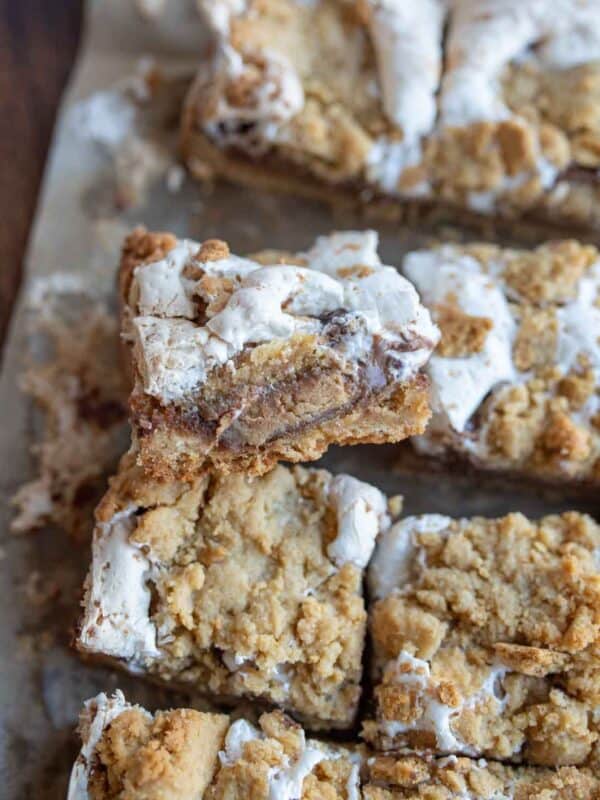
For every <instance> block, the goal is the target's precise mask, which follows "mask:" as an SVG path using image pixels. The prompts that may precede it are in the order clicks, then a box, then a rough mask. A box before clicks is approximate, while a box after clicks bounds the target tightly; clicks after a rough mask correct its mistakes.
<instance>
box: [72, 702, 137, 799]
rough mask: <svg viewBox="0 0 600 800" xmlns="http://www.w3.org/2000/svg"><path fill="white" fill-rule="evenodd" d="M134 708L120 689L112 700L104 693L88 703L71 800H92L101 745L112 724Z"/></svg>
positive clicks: (73, 772)
mask: <svg viewBox="0 0 600 800" xmlns="http://www.w3.org/2000/svg"><path fill="white" fill-rule="evenodd" d="M132 707H133V706H131V704H130V703H127V702H126V700H125V697H124V696H123V693H122V692H121V691H120V690H119V689H117V691H116V692H115V693H114V695H113V696H112V697H108V696H107V695H105V694H104V693H102V694H99V695H97V697H94V698H93V699H92V700H88V701H87V702H86V703H85V710H84V712H83V715H82V724H81V734H82V739H83V742H82V745H81V751H80V753H79V756H78V757H77V760H76V762H75V764H74V765H73V769H72V771H71V778H70V780H69V791H68V794H67V800H88V798H89V794H88V782H89V779H90V773H91V771H92V769H93V767H94V753H95V750H96V747H97V745H98V742H99V741H100V739H101V738H102V734H103V733H104V731H105V730H106V728H107V727H108V726H109V725H110V723H111V722H112V721H113V720H114V719H115V718H116V717H118V716H119V715H120V714H122V713H123V712H124V711H127V710H128V709H130V708H132Z"/></svg>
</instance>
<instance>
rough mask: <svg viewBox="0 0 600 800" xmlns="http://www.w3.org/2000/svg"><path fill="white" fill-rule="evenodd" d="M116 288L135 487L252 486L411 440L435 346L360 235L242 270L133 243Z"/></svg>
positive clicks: (213, 247) (415, 307)
mask: <svg viewBox="0 0 600 800" xmlns="http://www.w3.org/2000/svg"><path fill="white" fill-rule="evenodd" d="M120 277H121V293H122V297H123V301H124V306H123V332H124V336H125V339H126V341H128V342H129V343H130V347H131V358H132V361H133V373H134V376H133V380H134V388H133V392H132V395H131V399H130V407H131V421H132V426H133V431H134V437H135V440H136V443H137V447H138V449H139V458H140V461H141V463H142V464H143V466H144V468H145V470H146V472H148V473H151V474H152V475H154V476H158V477H161V478H165V479H173V478H187V477H191V476H192V475H197V474H198V473H200V472H202V471H203V470H206V469H207V468H209V467H210V466H213V467H215V468H217V469H218V470H219V471H221V472H231V471H243V470H245V471H248V472H250V473H262V472H265V471H267V470H268V469H269V468H270V467H272V466H274V464H275V463H277V462H278V461H280V460H287V461H292V462H296V461H302V460H311V459H315V458H318V457H319V456H320V455H321V454H322V453H323V452H324V451H325V450H326V449H327V447H328V445H329V444H355V443H359V442H388V441H399V440H401V439H404V438H405V437H406V436H409V435H412V434H415V433H422V432H423V430H424V428H425V425H426V422H427V420H428V418H429V407H428V399H427V385H428V384H427V380H426V378H425V377H424V376H423V374H422V373H421V371H420V370H421V367H422V366H423V364H424V363H425V362H426V361H427V359H428V357H429V355H430V353H431V351H432V349H433V347H434V345H435V344H436V342H437V340H438V338H439V332H438V330H437V328H436V327H435V326H434V325H433V324H432V322H431V318H430V316H429V312H428V311H427V310H426V309H425V308H423V306H422V305H421V304H420V302H419V298H418V295H417V293H416V291H415V290H414V288H413V287H412V286H411V284H410V283H409V282H408V281H407V280H406V279H405V278H403V277H402V276H400V275H399V274H398V272H397V270H396V269H394V268H393V267H388V266H385V265H383V264H382V263H381V261H380V259H379V256H378V254H377V235H376V234H375V233H373V232H372V231H365V232H346V233H334V234H332V235H331V236H326V237H320V238H319V239H317V241H316V242H315V244H314V246H313V247H312V248H311V249H310V250H308V251H307V252H305V253H295V254H290V253H281V252H276V251H265V252H263V253H261V254H259V255H258V256H255V257H254V258H240V257H238V256H234V255H232V254H231V253H230V251H229V248H228V246H227V245H226V244H225V243H224V242H220V241H216V240H212V241H206V242H204V243H203V244H202V245H200V244H198V243H196V242H192V241H189V240H183V241H178V240H177V239H175V238H174V237H173V236H170V235H168V234H150V233H146V232H144V231H141V230H138V231H136V232H134V233H133V235H132V236H130V237H129V239H128V240H127V242H126V244H125V248H124V253H123V260H122V264H121V274H120Z"/></svg>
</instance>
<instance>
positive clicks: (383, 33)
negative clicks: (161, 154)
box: [183, 0, 600, 225]
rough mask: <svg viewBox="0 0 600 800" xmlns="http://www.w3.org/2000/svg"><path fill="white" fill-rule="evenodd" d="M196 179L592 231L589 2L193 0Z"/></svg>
mask: <svg viewBox="0 0 600 800" xmlns="http://www.w3.org/2000/svg"><path fill="white" fill-rule="evenodd" d="M200 6H201V7H202V8H203V10H204V12H205V16H206V19H207V21H208V22H209V24H210V26H211V27H212V29H213V33H214V46H213V48H212V50H211V52H210V53H209V55H208V56H207V57H206V58H205V59H204V60H203V61H202V64H201V66H200V69H199V72H198V76H197V79H196V82H195V84H194V86H193V88H192V90H191V92H190V96H189V99H188V103H187V107H186V110H185V113H184V122H183V142H184V151H185V154H186V156H187V160H188V164H189V165H190V168H191V170H192V171H193V172H195V173H196V174H198V175H200V176H205V175H206V173H207V171H213V172H214V171H215V170H216V171H217V172H218V173H222V174H225V175H226V176H228V177H229V178H231V179H233V180H238V181H239V180H242V181H245V182H250V183H252V182H255V183H256V182H259V183H262V184H266V185H270V186H275V187H277V188H283V189H285V188H287V189H288V190H293V191H295V192H298V191H302V190H304V191H306V192H308V193H312V194H322V195H325V196H327V193H328V191H329V193H331V192H333V194H334V196H336V197H337V198H338V199H339V197H340V196H342V197H345V198H346V200H351V199H353V200H356V199H358V198H359V197H362V199H363V201H366V202H370V201H372V200H373V199H377V198H386V199H387V200H388V201H392V202H394V201H404V202H406V201H411V202H412V203H413V204H414V203H423V202H424V203H430V202H431V201H432V200H433V201H436V202H443V203H447V204H449V205H454V206H457V207H460V208H463V209H469V210H471V211H473V212H476V213H478V214H492V213H499V212H500V213H502V214H504V215H513V216H517V215H518V216H520V217H522V216H523V215H527V214H533V215H534V216H537V217H542V218H544V219H548V218H555V219H559V220H562V221H567V220H568V221H570V222H574V223H577V224H581V225H598V224H600V215H599V212H598V199H599V198H600V186H599V182H598V177H597V172H598V167H600V114H599V113H598V108H599V106H600V103H599V100H600V7H599V6H598V3H597V2H595V0H583V2H582V1H581V0H564V2H561V3H555V2H550V0H549V1H548V2H537V1H534V0H500V2H499V0H479V2H473V1H472V0H455V2H453V3H451V4H450V3H445V2H443V1H442V0H404V2H381V0H313V2H309V3H308V2H304V1H303V0H242V1H241V2H238V3H235V4H234V3H231V2H228V0H215V1H213V0H206V1H205V0H201V2H200Z"/></svg>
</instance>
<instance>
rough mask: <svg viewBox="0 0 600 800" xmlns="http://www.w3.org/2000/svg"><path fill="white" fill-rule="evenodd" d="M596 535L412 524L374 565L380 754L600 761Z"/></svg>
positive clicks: (548, 525)
mask: <svg viewBox="0 0 600 800" xmlns="http://www.w3.org/2000/svg"><path fill="white" fill-rule="evenodd" d="M599 547H600V527H599V526H598V525H597V523H595V522H594V521H592V519H590V518H589V517H586V516H583V515H581V514H577V513H575V512H570V513H565V514H563V515H561V516H548V517H545V518H543V519H541V520H539V521H538V522H531V521H529V520H527V519H526V518H525V517H524V516H522V515H521V514H510V515H508V516H506V517H502V518H500V519H495V520H486V519H483V518H473V519H463V520H452V519H450V518H448V517H441V516H438V515H425V516H423V517H413V518H407V519H406V520H403V521H402V522H400V523H397V524H396V525H395V526H393V527H392V528H391V529H389V530H388V531H387V532H386V533H385V534H383V537H382V538H381V540H380V544H379V546H378V549H377V551H376V554H375V556H374V558H373V560H372V562H371V566H370V583H371V589H372V595H373V597H374V602H373V604H372V606H371V608H370V629H371V634H372V637H373V643H374V659H375V663H374V666H375V674H376V679H377V681H378V683H377V686H376V688H375V701H376V710H377V714H376V719H373V720H368V721H367V722H366V723H365V724H364V735H365V737H366V738H367V739H368V740H369V741H370V742H372V743H374V744H375V745H376V746H377V747H379V748H386V749H388V748H395V747H404V748H406V747H408V748H416V749H418V750H420V749H423V750H431V751H433V752H437V753H440V752H442V753H443V752H446V753H463V754H467V755H474V756H479V755H485V756H488V757H491V758H498V759H505V760H512V761H522V762H524V763H529V764H539V765H544V766H560V765H563V766H565V765H580V764H586V763H587V764H596V765H597V764H598V756H599V753H600V730H599V726H598V715H597V709H598V701H599V699H600V694H599V682H598V681H599V672H598V654H599V652H600V568H599V564H598V553H599V552H600V550H599Z"/></svg>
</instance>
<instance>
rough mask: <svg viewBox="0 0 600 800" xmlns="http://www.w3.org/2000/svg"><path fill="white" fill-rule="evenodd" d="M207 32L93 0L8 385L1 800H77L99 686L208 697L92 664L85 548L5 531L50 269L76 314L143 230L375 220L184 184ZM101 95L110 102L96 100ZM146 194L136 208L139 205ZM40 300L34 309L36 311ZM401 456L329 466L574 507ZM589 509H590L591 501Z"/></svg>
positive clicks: (321, 228)
mask: <svg viewBox="0 0 600 800" xmlns="http://www.w3.org/2000/svg"><path fill="white" fill-rule="evenodd" d="M205 37H206V33H205V31H204V30H203V29H202V25H201V23H200V22H199V20H198V19H197V17H196V13H195V10H194V8H193V4H192V2H191V0H189V2H188V1H187V0H186V1H185V2H184V0H176V2H170V3H169V2H167V3H166V4H165V12H164V14H162V15H160V16H159V17H157V18H156V19H146V20H144V19H142V18H141V17H140V16H139V14H138V13H137V11H136V8H135V6H134V5H133V4H130V3H127V2H125V0H96V2H89V4H88V7H87V24H86V30H85V35H84V38H83V44H82V48H81V54H80V57H79V60H78V63H77V66H76V69H75V72H74V75H73V78H72V81H71V85H70V86H69V88H68V90H67V92H66V95H65V99H64V103H63V106H62V109H61V112H60V115H59V119H58V123H57V128H56V133H55V139H54V144H53V147H52V150H51V154H50V158H49V162H48V166H47V171H46V176H45V181H44V186H43V191H42V193H41V197H40V201H39V209H38V214H37V219H36V222H35V225H34V228H33V232H32V237H31V241H30V246H29V251H28V256H27V264H26V280H25V286H24V289H23V291H22V294H21V299H20V301H19V304H18V307H17V310H16V312H15V315H14V319H13V324H12V328H11V331H10V334H9V338H8V341H7V345H6V349H5V353H4V362H3V370H2V376H1V381H0V408H1V410H2V418H1V423H0V454H1V461H0V491H1V493H2V505H1V508H0V514H1V518H0V526H1V527H0V532H1V536H2V539H1V541H0V548H1V549H0V586H1V587H2V594H1V601H0V654H1V656H0V658H1V660H0V737H1V739H0V741H1V743H2V761H1V766H0V768H1V775H0V781H1V783H0V796H2V797H5V798H7V800H9V799H10V800H17V799H18V800H25V799H26V798H45V800H54V798H56V799H57V800H58V798H63V797H65V796H66V786H67V780H68V772H69V769H70V766H71V764H72V761H73V758H74V757H75V755H76V752H77V737H76V736H75V733H74V727H75V724H76V719H77V714H78V712H79V709H80V707H81V704H82V701H83V700H85V699H87V698H88V697H91V696H93V695H94V694H96V693H97V692H98V691H112V690H113V689H114V688H116V687H117V686H119V687H121V688H122V689H123V690H124V691H125V693H126V695H127V696H128V697H129V698H130V699H132V700H134V701H138V702H143V703H145V704H146V705H147V706H149V707H150V708H157V707H161V706H162V707H169V706H172V705H177V704H179V703H184V702H185V703H196V704H197V701H196V700H195V698H193V697H181V696H175V695H173V694H169V693H167V692H164V691H160V690H158V689H156V688H152V687H148V686H146V685H144V684H143V683H142V682H140V681H136V680H134V679H131V678H128V677H125V676H123V675H122V674H115V673H113V672H111V671H108V670H106V669H101V668H93V667H91V666H89V665H84V664H82V663H81V662H80V661H79V659H78V658H77V656H76V655H75V654H74V653H73V652H72V651H71V650H70V648H69V642H70V638H71V634H72V629H73V625H74V623H75V621H76V618H77V612H78V602H79V597H80V589H81V582H82V580H83V577H84V575H85V571H86V569H87V565H88V561H89V542H88V541H85V540H84V541H83V542H76V541H74V540H73V539H72V538H69V537H68V536H67V535H66V534H65V533H64V532H63V531H60V530H50V529H48V530H42V531H40V532H38V533H35V534H22V535H20V536H15V535H14V534H12V533H10V532H9V523H10V519H11V516H12V514H13V511H12V509H11V507H10V505H9V501H10V498H11V497H12V496H13V495H14V494H15V492H16V490H17V489H18V488H19V486H21V485H22V484H23V483H24V482H26V481H28V480H30V479H31V478H32V477H33V476H35V472H36V462H35V458H33V457H32V455H31V454H30V448H31V445H32V444H34V443H35V441H36V438H37V437H39V435H40V427H39V425H40V421H39V418H38V416H37V414H36V412H35V410H34V409H33V407H32V404H31V402H29V401H28V400H27V399H24V398H23V396H22V394H20V392H19V390H18V388H17V377H18V375H19V373H20V372H21V370H22V367H23V360H24V359H25V357H26V356H27V354H28V353H31V352H32V351H35V350H36V348H39V343H38V342H37V340H36V337H35V336H32V334H31V328H32V323H34V327H35V320H36V316H37V315H39V314H41V313H43V310H44V299H43V298H44V291H43V290H44V288H46V289H47V288H48V287H50V289H51V288H52V284H48V276H53V275H56V274H58V276H59V277H58V278H55V279H54V281H55V283H56V285H57V286H63V287H66V288H67V289H69V287H70V289H69V291H67V295H66V300H65V302H66V303H67V304H68V303H69V302H71V303H72V304H77V308H78V309H79V310H80V308H81V307H80V304H81V303H82V302H84V301H83V300H82V296H81V291H79V290H81V289H83V291H84V294H86V293H88V294H89V293H91V294H92V295H95V296H98V297H102V298H107V299H108V301H109V302H110V298H111V295H112V292H113V282H114V272H115V265H116V263H117V257H118V250H119V245H120V241H121V238H122V236H123V233H124V232H125V231H126V230H127V229H128V228H129V227H131V226H132V225H133V224H136V223H140V222H143V223H144V224H146V225H147V226H148V227H149V228H160V229H166V230H173V231H174V232H176V233H178V234H180V235H187V236H191V237H194V238H199V239H202V238H207V237H213V236H218V237H221V238H225V239H227V240H228V241H229V242H230V244H231V246H232V248H233V249H234V251H235V252H251V251H254V250H257V249H260V248H262V247H282V248H286V249H292V250H293V249H295V248H298V249H301V248H304V247H306V246H308V245H309V244H310V242H311V241H312V239H313V238H314V236H315V235H317V234H319V233H324V232H327V231H329V230H331V229H332V228H338V229H339V228H344V227H350V226H355V227H365V225H364V223H363V222H361V221H360V220H353V219H350V218H340V217H336V216H333V215H332V213H331V212H329V211H328V210H327V209H325V208H323V207H321V206H319V205H317V204H311V203H308V202H300V201H296V200H293V199H291V198H284V197H275V198H273V197H269V196H267V195H264V194H261V193H258V192H252V193H251V192H248V191H245V190H240V189H235V188H233V187H230V186H217V187H200V186H198V185H197V184H194V183H192V182H191V181H189V180H188V179H187V178H184V176H183V174H182V171H181V170H180V168H178V167H177V166H174V164H175V157H176V156H175V153H176V138H177V137H176V115H177V108H178V105H179V102H180V98H181V91H182V89H183V88H184V87H185V83H186V76H187V75H189V74H191V71H192V69H193V65H194V61H195V59H196V57H197V56H198V54H199V53H200V51H201V48H202V44H203V42H204V41H205ZM148 55H150V56H152V57H153V58H154V59H155V62H156V65H157V66H158V68H159V69H160V70H161V71H162V73H163V75H167V76H168V77H167V78H166V79H164V80H163V83H162V88H161V90H160V91H159V93H158V94H159V95H160V97H159V99H158V100H156V99H155V100H152V101H151V102H147V101H145V100H144V97H143V95H144V89H143V85H142V84H143V81H141V78H140V75H142V76H143V75H146V76H147V75H148V74H151V73H152V72H153V70H154V66H153V65H152V63H149V62H147V61H146V62H143V63H142V65H141V67H140V65H139V60H140V58H143V57H145V56H148ZM136 74H137V78H133V79H131V78H129V80H124V79H125V78H126V76H132V75H136ZM115 86H116V87H117V88H116V89H115ZM119 87H120V88H119ZM140 87H141V88H140ZM106 90H109V91H110V93H109V94H108V95H106V94H102V95H100V99H98V95H95V99H93V100H92V101H90V100H89V98H90V96H93V95H94V93H95V92H98V91H101V92H105V91H106ZM123 93H125V95H127V94H129V95H131V96H133V97H134V99H135V98H137V100H139V101H140V103H141V105H140V108H137V109H134V110H133V111H132V108H129V110H127V103H125V102H124V101H123V97H124V94H123ZM138 95H139V96H138ZM136 102H137V101H136ZM132 115H133V117H132ZM132 123H135V136H134V137H133V139H132V138H131V137H130V134H131V131H130V126H131V124H132ZM140 142H141V144H140ZM140 164H141V167H142V168H143V166H144V164H146V166H148V164H149V165H150V167H151V169H150V172H151V173H152V176H151V177H152V180H151V182H150V184H151V185H150V187H149V189H148V191H147V193H146V192H145V191H144V190H140V189H139V186H137V185H136V180H132V181H131V182H132V183H133V184H134V185H133V187H132V186H130V185H128V180H127V175H128V170H129V169H130V168H131V170H132V173H131V174H134V175H137V172H136V170H137V171H138V172H140ZM141 172H144V170H143V169H141ZM123 176H125V180H124V183H123ZM136 191H137V192H138V193H139V194H140V197H139V198H138V199H137V201H136V199H135V197H132V196H131V195H132V192H133V194H134V195H135V193H136ZM124 205H125V206H127V207H125V208H123V207H120V206H124ZM380 233H381V234H382V253H383V256H384V258H385V259H387V261H388V263H398V262H399V260H400V256H401V254H402V253H403V252H404V251H405V250H406V249H407V248H408V247H414V246H417V245H422V244H424V243H426V242H427V241H428V240H429V238H430V233H427V234H421V235H416V234H415V233H411V232H410V231H406V230H401V229H397V228H396V229H394V228H386V229H381V230H380ZM435 233H436V234H438V235H449V232H448V231H439V230H438V231H435ZM64 273H67V275H68V276H70V277H68V278H65V275H64ZM40 280H41V281H42V283H40ZM44 280H45V281H46V283H45V284H44V283H43V281H44ZM74 289H76V290H77V291H74ZM32 291H33V296H34V298H37V305H34V308H33V310H29V311H28V310H27V305H28V302H29V300H28V298H30V297H31V293H32ZM86 302H87V301H86ZM93 355H94V354H93V353H91V354H90V357H91V358H93ZM114 368H115V369H117V364H116V363H115V365H114ZM125 446H126V441H125V437H124V439H123V447H125ZM396 452H397V451H396V449H395V448H394V447H384V448H379V447H371V448H364V447H362V448H351V449H345V450H338V451H337V452H331V453H330V454H329V455H328V456H327V457H326V459H325V464H326V465H327V466H328V467H330V468H331V469H333V470H334V471H341V470H344V471H348V472H351V473H353V474H355V475H357V477H360V478H363V479H366V480H369V481H371V482H373V483H375V484H377V485H379V486H380V487H381V488H382V489H383V490H385V491H387V492H389V493H390V494H398V493H401V494H403V495H404V497H405V510H406V511H407V512H409V513H414V512H417V513H420V512H425V511H427V512H441V513H450V514H453V515H456V516H462V515H471V514H475V513H477V514H487V515H495V514H501V513H505V512H508V511H512V510H520V511H523V512H525V513H527V514H530V515H533V516H537V515H539V514H541V513H547V512H549V511H554V510H560V509H563V508H567V507H569V506H572V505H573V503H572V502H569V500H568V499H565V498H559V497H557V496H556V495H548V494H547V493H546V494H545V495H541V494H540V493H532V492H531V491H529V490H527V491H525V490H524V491H523V492H521V493H517V492H516V491H514V490H507V489H506V488H502V486H501V485H499V486H497V487H496V488H494V486H493V485H492V484H486V486H485V488H484V487H478V486H477V485H473V482H471V481H468V480H467V479H465V478H464V477H461V476H460V475H454V476H452V478H445V479H442V478H441V477H440V476H439V475H431V476H424V477H421V478H418V479H417V478H408V477H405V476H403V475H402V474H400V473H399V472H398V471H397V470H396V469H395V459H396ZM579 508H582V509H583V508H584V506H583V505H582V504H581V503H580V504H579ZM90 531H91V520H90Z"/></svg>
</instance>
